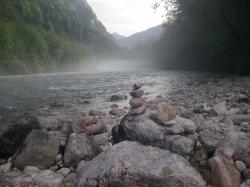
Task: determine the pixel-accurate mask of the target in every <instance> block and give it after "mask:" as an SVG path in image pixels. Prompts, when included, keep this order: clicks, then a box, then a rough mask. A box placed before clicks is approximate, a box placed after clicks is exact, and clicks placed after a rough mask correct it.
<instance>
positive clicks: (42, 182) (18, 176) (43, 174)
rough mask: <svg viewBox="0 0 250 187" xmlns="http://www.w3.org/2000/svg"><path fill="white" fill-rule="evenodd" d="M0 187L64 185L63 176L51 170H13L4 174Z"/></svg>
mask: <svg viewBox="0 0 250 187" xmlns="http://www.w3.org/2000/svg"><path fill="white" fill-rule="evenodd" d="M1 179H2V180H1V182H0V187H19V186H27V187H31V186H36V187H64V186H65V185H64V179H63V176H61V175H59V174H56V173H53V172H52V171H50V170H43V171H40V170H37V169H31V170H25V171H23V172H20V171H13V172H9V173H7V174H5V175H3V176H2V178H1Z"/></svg>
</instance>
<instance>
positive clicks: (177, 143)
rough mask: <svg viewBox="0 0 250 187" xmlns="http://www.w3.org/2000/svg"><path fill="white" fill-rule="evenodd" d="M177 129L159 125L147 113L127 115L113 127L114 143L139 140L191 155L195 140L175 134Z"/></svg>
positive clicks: (184, 154) (145, 143)
mask: <svg viewBox="0 0 250 187" xmlns="http://www.w3.org/2000/svg"><path fill="white" fill-rule="evenodd" d="M171 130H172V131H171ZM175 130H176V129H170V128H169V127H165V126H162V125H158V124H157V123H155V122H154V121H152V120H151V119H150V118H149V117H147V116H146V115H143V116H130V115H127V116H125V117H124V118H123V119H122V121H121V123H120V124H119V125H117V126H115V127H114V128H113V129H112V135H113V140H114V143H118V142H121V141H124V140H130V141H137V142H140V143H142V144H144V145H151V146H153V147H159V148H162V149H167V150H171V151H173V152H175V153H178V154H180V155H182V156H189V155H190V154H191V153H192V151H193V149H194V146H195V142H194V141H193V140H192V139H190V138H188V137H185V136H181V135H173V131H175Z"/></svg>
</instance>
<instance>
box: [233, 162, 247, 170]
mask: <svg viewBox="0 0 250 187" xmlns="http://www.w3.org/2000/svg"><path fill="white" fill-rule="evenodd" d="M235 166H236V168H237V169H238V170H239V172H243V171H244V170H245V169H246V168H247V167H246V165H245V164H244V162H241V161H239V160H237V161H236V162H235Z"/></svg>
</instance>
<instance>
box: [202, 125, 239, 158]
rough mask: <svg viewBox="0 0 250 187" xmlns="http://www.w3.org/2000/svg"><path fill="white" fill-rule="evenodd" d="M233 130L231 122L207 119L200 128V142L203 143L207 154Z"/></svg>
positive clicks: (211, 152)
mask: <svg viewBox="0 0 250 187" xmlns="http://www.w3.org/2000/svg"><path fill="white" fill-rule="evenodd" d="M232 131H234V129H233V125H232V124H231V123H215V122H212V121H207V122H205V123H204V124H203V126H202V127H201V129H200V132H199V134H200V138H201V142H202V143H203V144H204V145H205V147H206V149H207V151H208V153H209V154H213V153H214V151H215V150H216V148H217V146H218V145H219V143H220V142H221V141H222V140H223V139H224V137H225V136H226V135H227V134H229V133H230V132H232Z"/></svg>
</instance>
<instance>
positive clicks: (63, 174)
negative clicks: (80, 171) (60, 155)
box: [56, 168, 71, 177]
mask: <svg viewBox="0 0 250 187" xmlns="http://www.w3.org/2000/svg"><path fill="white" fill-rule="evenodd" d="M70 172H71V171H70V169H69V168H61V169H59V170H57V171H56V173H58V174H60V175H62V176H64V177H66V176H67V175H68V174H69V173H70Z"/></svg>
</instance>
